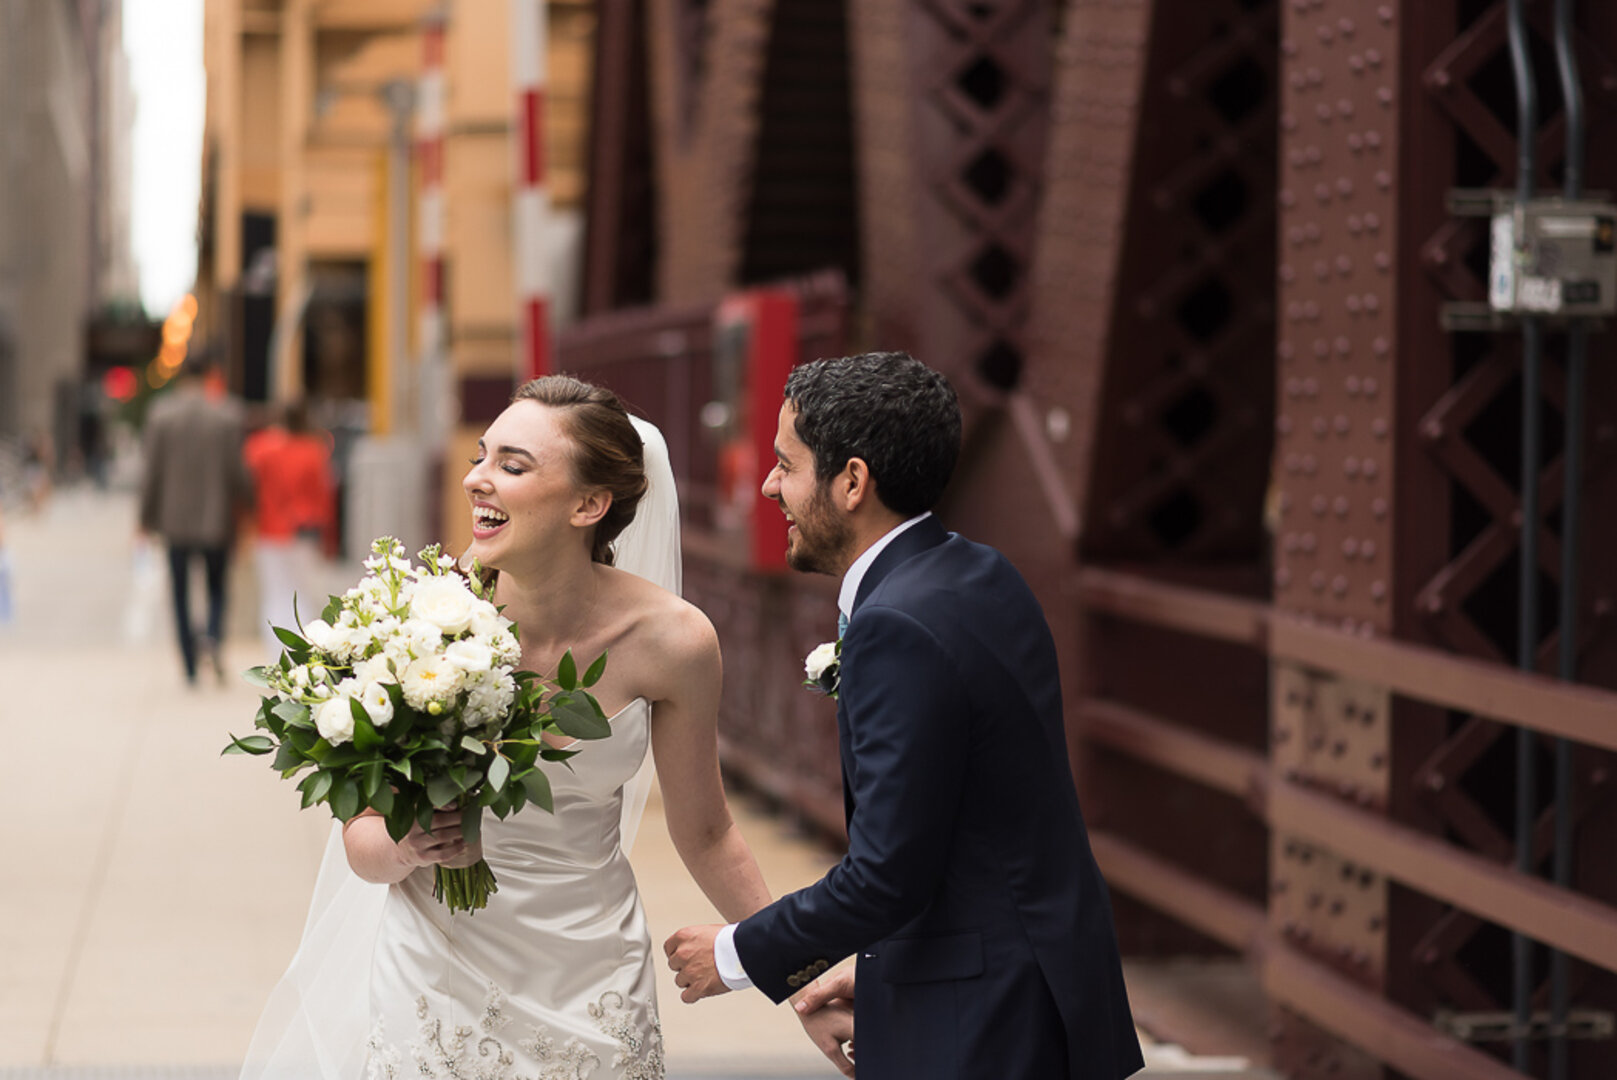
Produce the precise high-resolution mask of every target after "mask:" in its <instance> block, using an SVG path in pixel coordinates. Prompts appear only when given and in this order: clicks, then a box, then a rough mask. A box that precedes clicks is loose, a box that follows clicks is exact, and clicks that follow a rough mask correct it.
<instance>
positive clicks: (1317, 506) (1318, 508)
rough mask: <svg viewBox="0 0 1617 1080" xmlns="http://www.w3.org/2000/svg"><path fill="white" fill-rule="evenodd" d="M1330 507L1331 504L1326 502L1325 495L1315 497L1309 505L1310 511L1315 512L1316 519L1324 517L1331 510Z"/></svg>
mask: <svg viewBox="0 0 1617 1080" xmlns="http://www.w3.org/2000/svg"><path fill="white" fill-rule="evenodd" d="M1330 507H1331V504H1330V503H1329V502H1327V501H1326V500H1325V496H1323V495H1315V496H1314V497H1313V499H1311V500H1310V501H1309V503H1308V509H1310V510H1311V511H1313V513H1314V516H1315V517H1324V516H1325V511H1326V510H1329V509H1330Z"/></svg>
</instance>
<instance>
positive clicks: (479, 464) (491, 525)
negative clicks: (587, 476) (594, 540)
mask: <svg viewBox="0 0 1617 1080" xmlns="http://www.w3.org/2000/svg"><path fill="white" fill-rule="evenodd" d="M573 450H574V446H573V441H572V439H571V438H569V437H568V435H567V433H566V431H565V430H564V429H563V427H562V424H561V421H560V417H559V416H558V414H557V411H556V410H555V409H553V408H551V407H550V406H548V405H541V404H539V403H538V402H535V401H519V402H516V403H515V404H513V405H511V406H510V407H508V408H507V409H506V410H505V411H504V412H503V413H501V414H500V415H499V416H498V417H497V418H496V419H495V421H494V423H492V424H490V425H489V427H488V430H487V431H485V432H484V433H483V437H482V438H481V439H479V440H477V456H476V457H475V458H473V459H472V467H471V470H470V471H469V472H467V474H466V477H465V479H464V480H462V481H461V487H462V488H464V489H465V491H466V497H467V499H468V500H469V501H470V503H471V513H472V546H471V547H470V548H469V549H468V551H467V554H469V555H473V556H476V557H477V559H478V560H479V561H480V562H481V563H482V564H483V565H484V566H486V567H490V568H492V569H495V570H508V571H509V570H517V569H519V567H520V563H521V562H522V561H523V559H524V557H525V556H528V555H531V554H533V553H535V552H540V553H543V552H549V551H552V550H554V548H553V546H552V545H554V544H557V543H560V542H564V540H569V539H570V540H573V541H575V542H576V541H577V539H578V537H579V536H580V535H581V534H583V535H585V536H586V539H587V534H585V533H584V530H585V529H587V527H588V525H589V524H592V523H593V522H591V521H589V520H587V519H588V518H589V517H590V508H589V504H590V498H589V494H588V493H587V492H585V491H583V490H582V489H581V488H580V487H579V486H578V484H577V482H576V481H575V480H574V479H573V464H572V458H571V454H572V453H573Z"/></svg>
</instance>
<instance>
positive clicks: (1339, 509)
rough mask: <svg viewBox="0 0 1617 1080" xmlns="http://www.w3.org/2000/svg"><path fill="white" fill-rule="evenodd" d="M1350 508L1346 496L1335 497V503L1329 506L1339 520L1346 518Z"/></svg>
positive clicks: (1350, 505)
mask: <svg viewBox="0 0 1617 1080" xmlns="http://www.w3.org/2000/svg"><path fill="white" fill-rule="evenodd" d="M1351 508H1352V504H1350V503H1349V502H1348V498H1347V496H1346V495H1338V496H1337V497H1336V502H1334V503H1333V504H1331V509H1332V510H1334V511H1335V512H1336V516H1337V517H1339V518H1342V517H1347V515H1348V510H1349V509H1351Z"/></svg>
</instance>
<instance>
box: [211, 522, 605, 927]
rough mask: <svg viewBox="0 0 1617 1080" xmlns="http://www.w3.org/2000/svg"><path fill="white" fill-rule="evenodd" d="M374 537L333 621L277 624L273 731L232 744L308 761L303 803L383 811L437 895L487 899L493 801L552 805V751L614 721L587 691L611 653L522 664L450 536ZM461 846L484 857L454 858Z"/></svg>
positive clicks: (337, 601) (300, 769) (252, 674)
mask: <svg viewBox="0 0 1617 1080" xmlns="http://www.w3.org/2000/svg"><path fill="white" fill-rule="evenodd" d="M371 550H372V552H373V554H372V557H371V558H369V559H367V560H366V561H365V568H366V571H367V573H366V575H365V576H364V577H363V578H362V579H361V580H360V582H359V583H358V584H357V585H355V586H354V587H353V588H351V589H349V590H348V591H347V592H346V593H344V594H342V595H341V596H333V597H331V599H330V601H329V603H327V605H326V608H325V611H324V612H322V617H321V618H320V619H317V620H314V621H312V622H310V623H308V624H306V625H301V626H300V627H299V628H298V630H296V631H294V630H290V629H286V628H282V627H276V628H275V634H276V636H277V637H278V638H279V639H280V641H281V643H282V645H283V646H284V649H283V650H282V653H281V657H280V659H279V661H278V662H277V663H274V664H270V665H267V666H265V667H261V668H253V669H252V670H251V671H249V672H248V679H249V680H250V681H252V682H253V683H255V684H256V685H259V686H262V687H263V688H264V689H265V690H267V691H268V693H267V694H266V695H265V697H264V700H263V702H262V704H261V705H260V706H259V710H258V715H257V717H256V718H255V720H254V723H255V726H256V727H258V728H259V729H260V730H261V731H263V732H266V734H255V735H248V736H246V737H243V738H237V737H235V736H232V737H231V740H230V745H229V746H227V747H226V748H225V751H224V752H225V753H227V754H232V753H234V754H274V759H273V762H272V765H273V767H274V768H275V769H277V770H278V771H279V772H280V773H281V775H282V776H283V777H287V778H290V777H293V776H296V775H297V774H299V773H305V772H306V775H305V776H304V777H303V779H302V780H301V781H300V782H299V783H298V790H299V791H300V792H301V793H302V796H303V805H304V806H305V807H308V806H313V805H315V804H316V803H325V804H326V805H328V806H329V807H330V808H331V812H332V814H333V815H334V816H336V817H337V818H338V819H340V820H342V821H344V822H346V821H349V820H351V819H352V818H354V817H355V816H356V815H358V814H359V813H361V812H362V811H365V810H367V809H368V810H371V811H373V812H375V813H376V814H378V815H380V816H381V817H382V818H384V819H385V821H386V823H387V832H388V836H389V837H391V838H392V840H393V841H394V843H396V844H400V845H401V854H404V855H405V856H406V857H408V858H413V859H416V860H420V864H421V865H426V864H428V863H432V864H434V874H435V877H434V895H435V896H437V897H438V898H439V899H441V900H443V901H444V902H445V903H446V904H447V905H448V906H449V908H450V910H451V911H475V910H477V909H478V908H481V907H483V906H485V905H486V904H487V902H488V897H489V895H490V894H491V893H493V892H495V891H496V889H497V885H496V883H495V880H494V875H493V873H492V871H490V870H489V867H488V864H487V863H486V862H484V861H483V859H482V858H481V853H480V848H479V846H478V845H479V837H480V823H481V820H482V814H483V810H484V809H485V808H486V809H488V810H490V811H492V812H493V813H494V815H495V816H496V817H499V818H502V819H503V818H504V817H506V816H507V815H508V814H511V813H514V812H516V811H517V810H520V809H522V808H523V807H524V806H525V805H527V804H528V803H530V802H531V803H535V804H537V805H539V806H541V807H543V808H544V809H546V810H550V809H552V808H553V807H552V802H551V793H550V782H549V780H548V779H547V778H546V777H545V774H544V772H543V771H542V770H541V767H540V766H541V763H542V762H565V761H566V760H567V759H568V758H570V757H572V756H573V754H575V753H576V752H577V751H576V750H575V749H572V748H571V742H572V741H573V740H587V739H600V738H605V737H606V736H607V735H609V734H611V727H610V725H609V724H608V722H607V717H606V714H605V712H604V711H603V710H602V709H601V706H600V704H599V703H598V702H597V701H596V700H595V697H594V695H593V694H591V693H590V692H589V689H588V688H589V687H591V686H593V685H595V683H596V682H597V681H598V680H599V679H600V677H601V674H602V672H603V671H604V669H605V667H606V654H605V653H603V654H601V656H599V657H597V658H596V660H595V661H594V662H593V663H592V664H590V666H589V668H588V670H586V671H584V672H583V673H582V674H580V673H579V671H578V668H577V665H576V663H575V662H574V660H573V656H572V653H571V652H568V653H567V654H566V655H564V656H563V657H562V660H561V662H560V664H559V665H558V670H557V672H556V674H555V676H554V677H553V678H551V679H548V680H547V679H544V678H541V677H540V676H539V675H537V674H535V673H534V672H531V671H518V670H516V669H515V668H516V663H517V661H518V659H519V657H520V649H519V647H518V644H517V636H516V627H515V626H514V625H513V624H512V623H511V622H510V621H509V620H508V619H506V618H504V617H503V616H502V615H501V614H500V612H499V609H498V608H496V607H495V606H494V604H493V602H492V601H491V600H490V598H489V597H488V595H487V594H486V593H487V590H486V589H485V588H484V586H483V583H482V581H481V578H480V576H479V575H478V574H476V573H475V572H474V573H473V574H472V575H466V574H463V573H461V572H460V571H459V570H458V569H457V568H456V566H455V562H454V560H453V559H451V558H450V557H449V556H447V555H445V554H443V553H442V551H441V550H440V548H439V547H438V546H437V545H434V546H432V547H428V548H426V549H425V550H423V551H422V552H421V553H420V558H421V560H422V563H421V565H419V566H417V565H413V564H411V562H410V561H409V560H408V559H407V558H405V556H404V548H403V545H401V544H400V543H399V542H398V541H396V540H394V539H392V538H391V537H383V538H381V539H379V540H377V541H376V542H375V543H374V544H373V545H372V548H371ZM546 735H549V736H551V738H550V739H549V740H547V739H546V738H545V736H546ZM558 741H565V742H566V743H567V746H566V747H565V748H564V747H563V746H559V745H556V743H557V742H558ZM457 824H458V835H457V833H456V832H455V831H454V826H456V825H457ZM462 851H464V852H466V853H467V854H466V856H465V857H466V858H467V859H469V858H470V853H474V852H475V853H477V854H478V857H477V858H476V859H475V861H473V862H472V863H471V865H469V866H456V865H452V864H455V863H458V862H461V861H464V860H463V859H462V858H460V857H457V856H458V854H459V853H460V852H462Z"/></svg>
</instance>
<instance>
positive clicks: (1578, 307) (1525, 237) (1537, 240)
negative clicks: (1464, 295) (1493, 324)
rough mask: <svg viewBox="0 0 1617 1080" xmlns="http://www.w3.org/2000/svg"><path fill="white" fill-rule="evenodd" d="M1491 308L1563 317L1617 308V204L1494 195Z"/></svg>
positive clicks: (1613, 310) (1489, 274) (1490, 278)
mask: <svg viewBox="0 0 1617 1080" xmlns="http://www.w3.org/2000/svg"><path fill="white" fill-rule="evenodd" d="M1492 218H1493V229H1492V241H1491V244H1490V255H1489V267H1488V306H1489V307H1491V308H1492V309H1493V310H1494V311H1497V312H1508V313H1511V314H1516V315H1544V316H1550V317H1560V318H1576V317H1580V316H1583V317H1598V316H1603V315H1611V314H1613V313H1617V206H1614V205H1613V204H1611V203H1607V202H1596V201H1592V200H1582V201H1576V202H1574V201H1568V200H1565V199H1531V200H1528V201H1527V202H1522V203H1518V202H1516V201H1514V200H1512V199H1510V198H1508V197H1504V196H1500V195H1497V194H1496V197H1495V200H1494V206H1493V215H1492Z"/></svg>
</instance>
